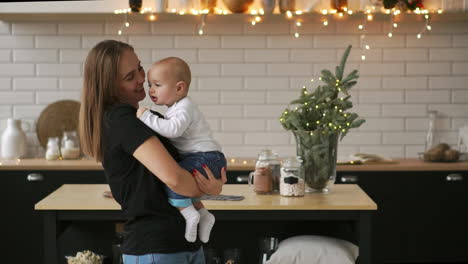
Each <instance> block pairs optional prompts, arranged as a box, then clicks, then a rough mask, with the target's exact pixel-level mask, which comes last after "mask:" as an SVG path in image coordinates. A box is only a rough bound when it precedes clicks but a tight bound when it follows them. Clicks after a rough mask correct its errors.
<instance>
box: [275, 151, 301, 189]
mask: <svg viewBox="0 0 468 264" xmlns="http://www.w3.org/2000/svg"><path fill="white" fill-rule="evenodd" d="M301 163H302V160H301V158H300V157H293V158H288V159H285V160H283V164H282V166H281V179H280V194H281V196H304V194H305V179H304V178H303V174H302V173H301Z"/></svg>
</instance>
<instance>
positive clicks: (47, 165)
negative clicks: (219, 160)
mask: <svg viewBox="0 0 468 264" xmlns="http://www.w3.org/2000/svg"><path fill="white" fill-rule="evenodd" d="M255 161H256V160H255V158H244V159H240V158H235V159H232V158H230V159H229V161H228V167H227V169H228V170H253V168H254V167H255ZM102 169H103V168H102V165H101V163H99V162H96V161H94V160H91V159H79V160H46V159H17V160H2V159H0V171H2V170H102Z"/></svg>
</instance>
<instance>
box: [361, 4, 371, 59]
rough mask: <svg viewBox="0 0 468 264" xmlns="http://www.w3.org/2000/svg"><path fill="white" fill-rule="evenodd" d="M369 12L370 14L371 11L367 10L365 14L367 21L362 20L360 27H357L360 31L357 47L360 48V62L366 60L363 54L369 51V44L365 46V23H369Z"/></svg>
mask: <svg viewBox="0 0 468 264" xmlns="http://www.w3.org/2000/svg"><path fill="white" fill-rule="evenodd" d="M370 12H371V11H370V10H369V9H368V10H367V14H368V15H367V19H364V21H363V23H362V24H360V25H359V26H358V28H359V29H360V30H362V34H361V37H360V38H359V45H360V47H361V53H362V54H361V61H365V60H366V55H365V52H366V50H369V49H370V46H369V44H367V42H366V31H367V27H366V25H367V21H370V20H369V16H370V15H371V14H370Z"/></svg>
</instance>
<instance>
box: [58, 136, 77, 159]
mask: <svg viewBox="0 0 468 264" xmlns="http://www.w3.org/2000/svg"><path fill="white" fill-rule="evenodd" d="M60 150H61V153H62V158H63V159H78V158H79V157H80V142H79V140H78V134H77V133H76V131H64V132H63V136H62V142H61V149H60Z"/></svg>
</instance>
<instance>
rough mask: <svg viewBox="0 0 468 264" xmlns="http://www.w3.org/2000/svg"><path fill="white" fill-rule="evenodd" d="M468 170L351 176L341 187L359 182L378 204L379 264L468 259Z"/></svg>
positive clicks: (341, 176)
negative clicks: (467, 180) (467, 207)
mask: <svg viewBox="0 0 468 264" xmlns="http://www.w3.org/2000/svg"><path fill="white" fill-rule="evenodd" d="M467 176H468V175H467V172H460V171H455V172H449V171H438V172H437V171H429V172H425V171H395V172H387V171H386V172H382V171H374V172H363V171H359V172H355V171H353V172H346V171H340V172H338V175H337V180H336V183H337V184H359V186H360V187H361V188H362V189H363V190H364V191H365V192H366V193H367V194H368V195H369V196H370V197H371V198H372V199H373V200H374V201H375V202H376V203H377V205H378V210H377V212H376V213H375V217H374V219H373V230H372V232H373V241H374V244H373V248H374V251H373V253H374V258H375V261H376V263H430V262H432V263H451V262H467V261H468V251H467V250H466V248H468V236H467V235H468V225H467V223H468V212H467V210H466V205H467V204H468V192H467V190H468V189H467V188H468V185H467V184H468V183H467V182H466V177H467Z"/></svg>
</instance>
